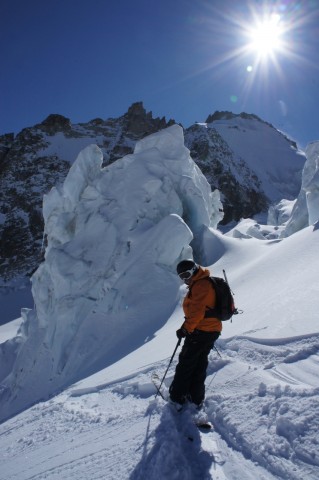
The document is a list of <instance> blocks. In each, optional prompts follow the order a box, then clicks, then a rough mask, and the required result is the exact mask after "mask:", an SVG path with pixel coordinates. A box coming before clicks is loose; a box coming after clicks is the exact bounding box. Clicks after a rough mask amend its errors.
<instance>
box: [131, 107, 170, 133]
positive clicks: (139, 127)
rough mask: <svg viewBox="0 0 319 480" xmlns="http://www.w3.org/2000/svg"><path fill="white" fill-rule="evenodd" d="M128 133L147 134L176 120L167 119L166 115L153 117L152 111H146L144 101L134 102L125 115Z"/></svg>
mask: <svg viewBox="0 0 319 480" xmlns="http://www.w3.org/2000/svg"><path fill="white" fill-rule="evenodd" d="M123 120H124V124H125V127H126V130H127V133H128V134H129V133H131V134H132V135H133V136H138V137H140V136H141V135H143V136H146V135H149V134H151V133H155V132H158V131H159V130H162V129H163V128H167V127H169V126H171V125H173V124H174V123H176V122H175V121H174V120H169V121H168V122H167V121H166V119H165V117H162V118H159V117H157V118H153V114H152V112H146V110H145V108H144V105H143V102H135V103H133V104H132V105H131V106H130V107H129V109H128V111H127V112H126V113H125V114H124V115H123Z"/></svg>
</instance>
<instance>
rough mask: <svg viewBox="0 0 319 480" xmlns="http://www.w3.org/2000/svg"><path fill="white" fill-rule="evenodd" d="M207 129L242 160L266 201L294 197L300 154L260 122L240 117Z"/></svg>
mask: <svg viewBox="0 0 319 480" xmlns="http://www.w3.org/2000/svg"><path fill="white" fill-rule="evenodd" d="M208 126H209V127H213V128H215V129H216V130H217V131H218V133H219V134H220V135H221V136H222V137H223V139H224V140H226V142H227V144H228V145H229V146H230V148H231V149H232V150H233V151H234V152H235V153H236V155H237V156H238V158H240V157H241V158H244V159H245V162H246V163H247V164H248V166H249V167H250V168H251V169H252V170H253V171H254V172H256V174H257V175H258V178H259V179H260V180H261V183H262V187H263V190H264V192H265V193H266V195H267V196H268V197H269V198H271V199H272V200H273V201H274V202H276V201H280V200H281V199H282V198H288V199H293V198H295V197H296V194H297V193H298V190H299V188H300V170H301V169H302V167H303V164H304V161H305V158H304V154H303V153H302V152H301V151H297V150H296V149H295V148H293V147H292V146H291V145H289V143H288V140H287V139H286V138H285V137H284V136H283V135H282V134H281V133H280V132H279V131H276V130H275V129H274V128H272V127H271V126H270V125H268V124H267V123H265V122H261V121H260V120H257V119H252V118H250V119H247V118H246V119H244V118H240V116H239V117H235V118H233V119H227V120H218V121H214V122H213V123H211V124H208Z"/></svg>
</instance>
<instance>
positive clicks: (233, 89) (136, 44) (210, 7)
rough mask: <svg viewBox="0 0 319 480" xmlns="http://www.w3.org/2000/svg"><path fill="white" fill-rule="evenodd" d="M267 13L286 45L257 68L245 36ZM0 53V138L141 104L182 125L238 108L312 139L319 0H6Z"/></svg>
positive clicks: (315, 135)
mask: <svg viewBox="0 0 319 480" xmlns="http://www.w3.org/2000/svg"><path fill="white" fill-rule="evenodd" d="M274 13H276V14H278V15H280V24H281V25H282V26H283V33H281V40H282V45H281V48H280V49H278V50H277V51H276V50H274V51H273V52H272V53H271V54H270V56H268V57H267V56H266V57H262V59H261V57H260V55H259V54H260V52H258V51H256V50H253V49H249V48H247V45H248V43H249V42H248V36H247V31H248V29H249V28H253V27H254V26H255V25H256V24H257V23H258V22H260V20H261V19H262V18H265V17H266V16H267V15H269V14H274ZM249 38H250V37H249ZM0 45H1V56H0V58H1V69H0V134H4V133H8V132H15V133H18V132H19V131H20V130H21V129H22V128H24V127H27V126H32V125H34V124H35V123H39V122H41V121H42V120H44V119H45V118H46V117H47V116H48V115H49V114H50V113H60V114H62V115H65V116H67V117H69V118H70V119H71V121H72V122H73V123H78V122H86V121H89V120H91V119H93V118H96V117H101V118H104V119H106V118H110V117H118V116H120V115H123V114H124V113H125V112H126V111H127V109H128V107H129V106H130V105H131V104H132V103H133V102H136V101H143V103H144V106H145V108H146V110H147V111H150V110H151V111H152V112H153V115H154V116H160V117H162V116H165V117H166V118H167V119H169V118H174V119H175V120H176V121H177V122H180V123H182V124H183V125H184V126H185V127H188V126H189V125H191V124H193V123H194V122H196V121H204V120H205V119H206V118H207V116H208V115H209V114H210V113H213V112H214V111H216V110H230V111H232V112H234V113H240V112H242V111H245V112H247V113H254V114H256V115H258V116H260V117H261V118H262V119H263V120H266V121H268V122H271V123H272V124H273V125H274V126H275V127H277V128H279V129H281V130H283V131H284V132H286V133H287V134H288V135H289V136H291V137H292V138H294V139H295V140H297V141H298V143H299V144H300V145H301V146H305V145H306V143H307V142H309V141H313V140H319V126H318V113H317V112H318V105H319V67H318V66H319V48H318V47H319V1H318V0H299V1H297V0H282V1H259V0H255V1H249V0H243V1H241V0H210V1H209V0H134V1H133V0H63V1H62V0H51V1H48V0H28V1H23V0H2V1H1V5H0Z"/></svg>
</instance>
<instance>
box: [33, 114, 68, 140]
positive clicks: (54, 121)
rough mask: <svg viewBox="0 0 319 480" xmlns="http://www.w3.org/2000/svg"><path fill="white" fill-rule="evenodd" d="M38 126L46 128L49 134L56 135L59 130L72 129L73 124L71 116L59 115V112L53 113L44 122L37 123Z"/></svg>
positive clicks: (42, 128)
mask: <svg viewBox="0 0 319 480" xmlns="http://www.w3.org/2000/svg"><path fill="white" fill-rule="evenodd" d="M36 127H38V128H40V129H41V130H44V131H45V132H47V133H48V134H49V135H54V134H55V133H57V132H63V131H67V130H70V129H71V127H72V125H71V120H70V119H69V118H66V117H64V116H63V115H59V114H58V113H51V114H50V115H49V116H48V117H47V118H46V119H45V120H43V122H41V123H40V124H38V125H36Z"/></svg>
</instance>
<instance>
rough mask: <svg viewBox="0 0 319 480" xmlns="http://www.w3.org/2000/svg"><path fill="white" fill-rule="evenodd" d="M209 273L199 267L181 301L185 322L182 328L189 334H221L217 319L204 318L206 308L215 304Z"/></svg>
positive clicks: (219, 323)
mask: <svg viewBox="0 0 319 480" xmlns="http://www.w3.org/2000/svg"><path fill="white" fill-rule="evenodd" d="M209 276H210V272H209V270H207V269H203V268H202V267H199V270H198V272H196V273H195V275H193V277H192V279H191V283H190V285H189V292H188V293H187V295H186V297H185V298H184V301H183V310H184V314H185V322H184V323H183V327H184V328H186V330H187V331H188V332H189V333H192V332H193V331H194V329H195V328H196V329H197V330H204V331H205V332H221V331H222V328H223V327H222V322H221V321H220V320H218V318H205V311H206V309H207V307H211V308H213V307H214V306H215V302H216V295H215V290H214V288H213V286H212V284H211V282H210V280H208V277H209Z"/></svg>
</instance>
